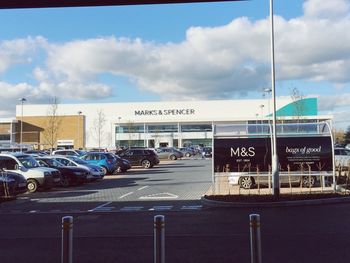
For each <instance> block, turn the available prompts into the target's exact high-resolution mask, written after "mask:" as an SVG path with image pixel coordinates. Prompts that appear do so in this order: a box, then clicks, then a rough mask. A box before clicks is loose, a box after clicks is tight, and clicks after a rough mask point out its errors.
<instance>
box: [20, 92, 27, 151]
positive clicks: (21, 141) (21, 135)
mask: <svg viewBox="0 0 350 263" xmlns="http://www.w3.org/2000/svg"><path fill="white" fill-rule="evenodd" d="M19 101H20V102H21V107H22V108H21V131H20V139H19V147H20V150H21V152H22V143H23V104H24V102H26V101H27V99H26V98H20V99H19Z"/></svg>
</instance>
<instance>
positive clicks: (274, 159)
mask: <svg viewBox="0 0 350 263" xmlns="http://www.w3.org/2000/svg"><path fill="white" fill-rule="evenodd" d="M270 24H271V84H272V86H271V87H272V107H273V109H272V143H273V152H272V184H273V195H274V197H275V198H278V197H279V194H280V183H279V171H278V154H277V134H276V132H277V129H276V87H275V44H274V25H273V0H270Z"/></svg>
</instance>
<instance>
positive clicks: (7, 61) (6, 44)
mask: <svg viewBox="0 0 350 263" xmlns="http://www.w3.org/2000/svg"><path fill="white" fill-rule="evenodd" d="M45 45H46V40H45V39H44V38H42V37H35V38H32V37H28V38H25V39H14V40H5V41H1V42H0V73H4V72H5V71H6V70H7V69H8V68H9V67H11V66H13V65H16V64H29V63H31V61H32V56H34V55H35V51H37V50H38V49H40V48H41V47H44V46H45Z"/></svg>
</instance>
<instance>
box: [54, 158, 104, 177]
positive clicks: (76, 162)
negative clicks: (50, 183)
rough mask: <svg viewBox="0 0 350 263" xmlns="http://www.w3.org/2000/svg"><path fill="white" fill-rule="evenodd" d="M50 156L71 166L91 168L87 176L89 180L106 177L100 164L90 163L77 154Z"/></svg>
mask: <svg viewBox="0 0 350 263" xmlns="http://www.w3.org/2000/svg"><path fill="white" fill-rule="evenodd" d="M50 158H53V159H55V160H56V161H58V162H60V163H62V164H63V165H65V166H70V167H72V166H73V167H81V168H85V169H86V168H87V169H89V172H90V173H89V174H88V177H87V180H89V181H95V180H98V179H102V178H103V177H104V175H105V174H104V173H103V170H102V168H101V167H100V166H97V165H93V164H89V163H87V162H85V161H84V160H82V159H80V158H78V157H76V156H59V155H57V156H55V155H54V156H50Z"/></svg>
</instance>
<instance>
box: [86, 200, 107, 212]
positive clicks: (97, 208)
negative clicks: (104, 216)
mask: <svg viewBox="0 0 350 263" xmlns="http://www.w3.org/2000/svg"><path fill="white" fill-rule="evenodd" d="M111 203H112V202H107V203H105V204H102V205H99V206H97V207H95V208H93V209H90V210H88V211H89V212H93V211H96V210H99V209H103V207H104V206H106V205H109V204H111Z"/></svg>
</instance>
